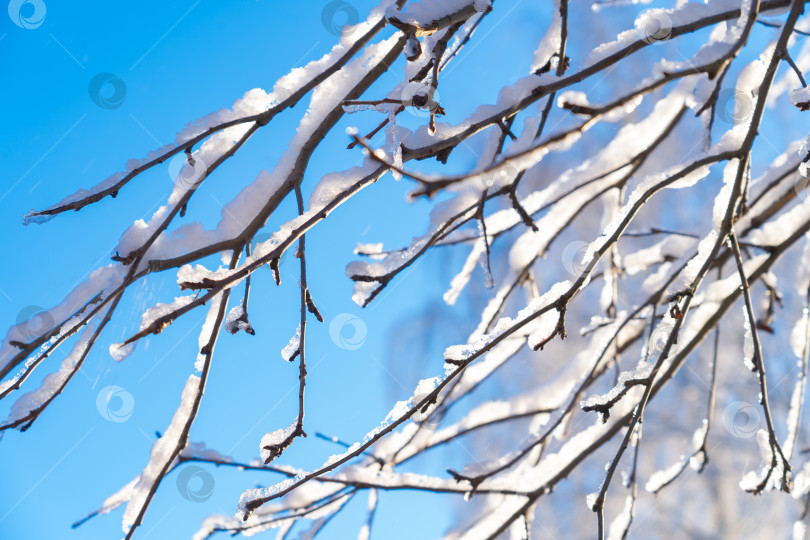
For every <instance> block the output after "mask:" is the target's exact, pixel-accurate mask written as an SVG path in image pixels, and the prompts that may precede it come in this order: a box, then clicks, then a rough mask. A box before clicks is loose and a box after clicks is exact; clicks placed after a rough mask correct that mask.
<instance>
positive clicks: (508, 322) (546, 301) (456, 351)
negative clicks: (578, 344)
mask: <svg viewBox="0 0 810 540" xmlns="http://www.w3.org/2000/svg"><path fill="white" fill-rule="evenodd" d="M570 288H571V282H570V281H567V280H566V281H561V282H558V283H555V284H554V285H552V287H551V288H550V289H549V291H548V292H546V293H545V294H543V295H542V296H540V297H539V298H535V299H533V300H532V301H531V302H530V303H529V305H528V306H526V307H525V308H524V309H522V310H521V311H520V312H519V313H518V314H517V316H516V317H515V318H514V319H512V318H510V317H503V318H501V319H500V320H499V321H498V322H497V323H496V324H495V327H494V328H493V329H492V332H490V333H489V334H484V335H482V336H480V337H478V339H476V340H475V341H474V342H471V343H467V344H464V345H451V346H450V347H448V348H447V349H445V351H444V359H445V361H447V360H452V361H466V360H469V359H470V358H472V357H473V356H474V355H476V354H478V353H479V352H480V351H481V350H482V349H484V348H485V347H487V346H488V345H489V344H491V343H492V342H493V341H495V340H496V339H499V338H500V337H502V336H503V335H504V334H511V333H512V332H513V331H514V330H516V329H517V328H519V327H521V326H523V325H525V324H526V323H527V322H528V321H529V319H530V318H532V317H533V316H535V314H536V313H537V312H539V311H541V310H544V309H546V310H548V309H549V308H551V306H552V305H553V304H554V302H556V301H557V299H558V298H559V297H560V296H561V295H562V294H563V293H564V292H566V291H568V290H569V289H570Z"/></svg>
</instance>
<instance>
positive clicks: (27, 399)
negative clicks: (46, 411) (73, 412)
mask: <svg viewBox="0 0 810 540" xmlns="http://www.w3.org/2000/svg"><path fill="white" fill-rule="evenodd" d="M95 330H96V327H95V325H94V324H91V325H89V326H87V328H85V330H84V331H83V332H82V334H81V337H80V338H79V339H78V340H77V341H76V344H75V345H74V346H73V350H72V351H71V352H70V354H68V355H67V356H66V357H65V359H64V360H62V364H61V366H60V367H59V370H58V371H56V372H55V373H51V374H49V375H47V376H46V377H45V378H44V379H43V381H42V383H41V384H40V386H39V388H37V389H36V390H33V391H31V392H26V393H25V394H23V395H22V396H20V397H19V398H17V401H15V402H14V405H12V406H11V412H9V415H8V417H7V418H6V420H5V421H4V422H3V423H2V424H0V427H3V426H7V425H10V424H13V423H14V422H16V421H18V420H22V419H23V418H25V417H26V416H28V414H29V413H30V412H32V411H34V410H35V409H38V408H39V407H41V406H42V405H44V404H45V403H46V402H47V401H49V400H51V399H53V398H54V397H55V396H56V395H57V394H58V393H59V392H60V391H61V389H62V387H63V386H64V385H65V384H66V383H67V381H68V379H69V378H70V377H71V376H72V375H73V374H74V373H75V371H76V368H77V365H78V363H79V362H80V361H81V360H82V359H83V356H84V355H85V354H86V351H87V346H88V344H89V341H90V338H91V337H92V336H93V333H94V332H95ZM24 425H25V424H20V425H19V426H17V427H18V428H22V427H23V426H24Z"/></svg>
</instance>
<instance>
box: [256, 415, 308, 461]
mask: <svg viewBox="0 0 810 540" xmlns="http://www.w3.org/2000/svg"><path fill="white" fill-rule="evenodd" d="M297 425H298V417H296V418H295V420H293V422H292V424H290V425H289V426H287V427H285V428H280V429H277V430H275V431H271V432H270V433H265V434H264V436H263V437H262V441H261V443H259V448H260V454H261V458H262V461H263V462H264V463H267V462H268V460H269V459H271V458H274V457H276V456H277V455H278V453H277V452H273V451H271V450H269V449H267V448H265V447H267V446H269V447H271V448H273V447H280V446H281V445H282V443H283V442H284V441H286V440H287V439H289V438H290V437H291V436H292V434H293V433H294V432H295V428H296V426H297Z"/></svg>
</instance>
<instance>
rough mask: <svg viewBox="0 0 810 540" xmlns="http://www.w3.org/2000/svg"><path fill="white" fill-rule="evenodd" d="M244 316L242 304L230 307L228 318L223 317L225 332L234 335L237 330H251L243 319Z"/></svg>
mask: <svg viewBox="0 0 810 540" xmlns="http://www.w3.org/2000/svg"><path fill="white" fill-rule="evenodd" d="M244 315H245V309H244V308H243V307H242V304H238V305H236V306H234V307H232V308H231V310H230V311H229V312H228V316H227V317H225V331H226V332H228V333H230V334H235V333H236V332H237V331H239V330H242V331H245V332H246V331H248V330H252V328H251V326H250V324H249V323H247V322H245V320H244V319H243V317H244Z"/></svg>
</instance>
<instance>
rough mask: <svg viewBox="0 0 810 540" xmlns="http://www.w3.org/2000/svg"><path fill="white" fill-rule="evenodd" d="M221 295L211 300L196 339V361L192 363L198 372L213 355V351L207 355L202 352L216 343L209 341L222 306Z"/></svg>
mask: <svg viewBox="0 0 810 540" xmlns="http://www.w3.org/2000/svg"><path fill="white" fill-rule="evenodd" d="M222 299H223V294H218V295H216V296H215V297H214V298H213V300H211V305H210V306H209V307H208V313H207V314H206V316H205V322H204V323H203V325H202V328H201V329H200V337H199V338H198V339H197V343H198V346H199V348H198V349H197V360H196V362H194V369H196V370H197V371H198V372H199V371H202V370H203V368H204V366H205V362H206V359H207V358H209V357H210V355H213V354H214V351H213V349H211V350H209V351H208V354H207V355H206V353H205V352H204V351H205V350H206V348H207V347H208V343H209V342H210V341H213V342H214V343H216V340H211V336H212V335H214V332H215V331H216V329H215V328H214V325H215V324H216V322H217V315H218V314H219V308H220V305H221V304H222Z"/></svg>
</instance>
